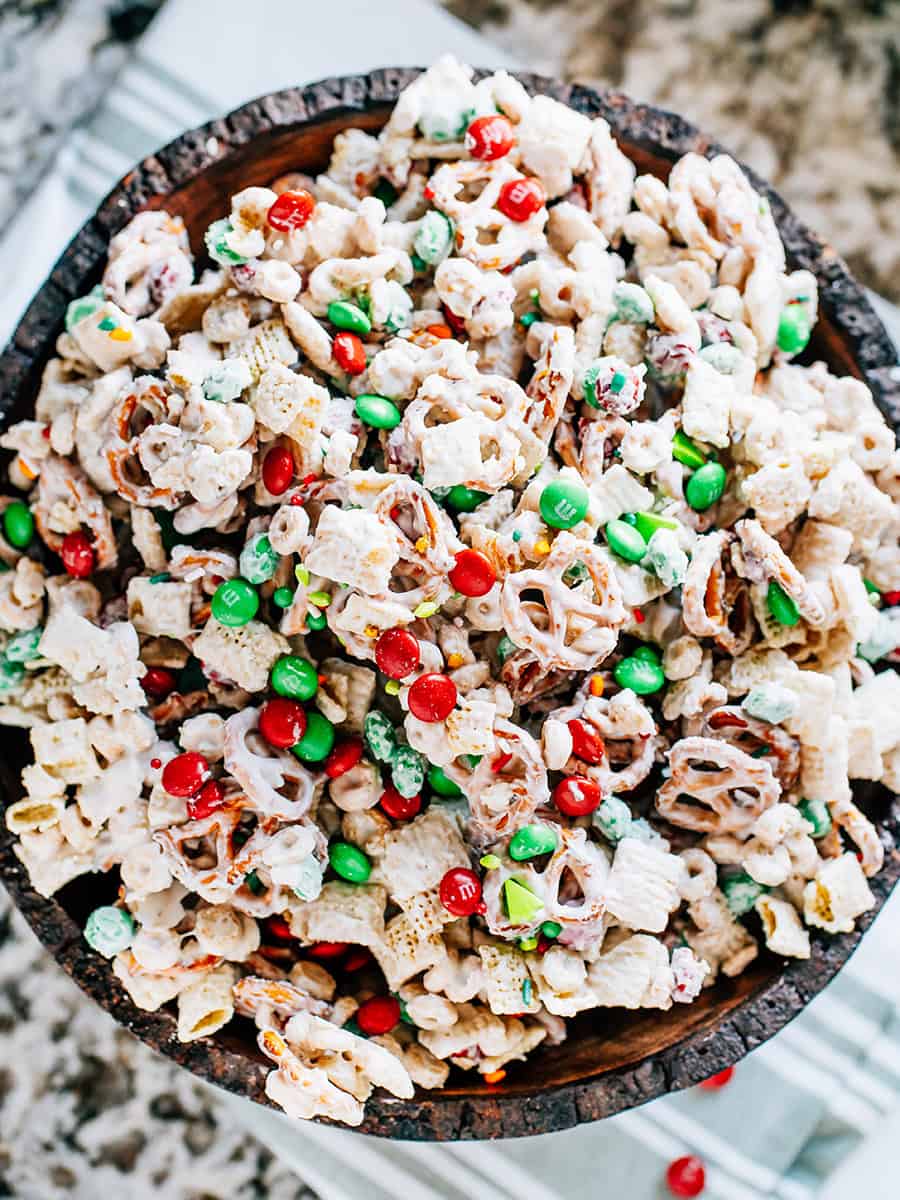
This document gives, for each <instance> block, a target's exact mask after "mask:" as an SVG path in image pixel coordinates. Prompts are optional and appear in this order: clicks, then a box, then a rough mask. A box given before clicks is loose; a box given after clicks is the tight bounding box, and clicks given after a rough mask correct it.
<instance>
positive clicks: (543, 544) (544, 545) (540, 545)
mask: <svg viewBox="0 0 900 1200" xmlns="http://www.w3.org/2000/svg"><path fill="white" fill-rule="evenodd" d="M534 548H535V551H536V553H538V554H549V553H550V543H549V542H548V541H547V539H546V538H541V540H540V541H539V542H535V544H534Z"/></svg>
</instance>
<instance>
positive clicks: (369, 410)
mask: <svg viewBox="0 0 900 1200" xmlns="http://www.w3.org/2000/svg"><path fill="white" fill-rule="evenodd" d="M353 411H354V412H355V413H356V415H357V416H358V417H359V419H360V420H361V421H362V422H364V423H365V424H366V425H370V426H371V427H372V428H373V429H396V428H397V426H398V425H399V424H400V422H401V421H402V419H403V418H402V417H401V415H400V409H399V408H398V407H397V405H396V404H395V403H394V402H393V400H389V399H388V398H387V396H377V395H375V393H374V392H364V393H363V394H362V395H361V396H357V397H356V400H355V401H354V403H353Z"/></svg>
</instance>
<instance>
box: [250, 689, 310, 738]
mask: <svg viewBox="0 0 900 1200" xmlns="http://www.w3.org/2000/svg"><path fill="white" fill-rule="evenodd" d="M259 732H260V733H261V734H262V735H263V737H264V738H265V739H266V741H267V742H268V743H269V745H270V746H276V747H277V748H278V749H279V750H288V749H289V748H290V747H291V746H296V745H297V743H298V742H299V741H300V739H301V738H302V737H303V735H304V733H306V712H305V710H304V708H303V705H302V704H298V703H297V701H296V700H290V699H288V697H287V696H275V697H273V698H272V699H271V700H267V701H266V702H265V704H264V705H263V706H262V708H261V709H260V710H259Z"/></svg>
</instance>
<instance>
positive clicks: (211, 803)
mask: <svg viewBox="0 0 900 1200" xmlns="http://www.w3.org/2000/svg"><path fill="white" fill-rule="evenodd" d="M224 803H225V789H224V788H223V787H222V785H221V783H217V782H216V780H215V779H208V780H207V781H206V783H204V785H203V787H202V788H201V789H200V794H199V795H198V796H191V798H190V799H189V800H188V802H187V811H188V816H189V817H190V818H191V820H192V821H202V820H203V818H204V817H209V816H212V814H213V813H214V812H215V811H216V809H217V808H221V807H222V805H223V804H224Z"/></svg>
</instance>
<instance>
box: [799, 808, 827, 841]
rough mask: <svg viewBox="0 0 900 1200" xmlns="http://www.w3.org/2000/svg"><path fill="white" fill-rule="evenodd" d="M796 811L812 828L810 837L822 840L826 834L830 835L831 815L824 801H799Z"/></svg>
mask: <svg viewBox="0 0 900 1200" xmlns="http://www.w3.org/2000/svg"><path fill="white" fill-rule="evenodd" d="M797 811H798V812H799V813H800V816H801V817H802V818H803V820H804V821H806V822H807V824H809V825H811V826H812V834H811V836H812V837H814V838H823V837H824V836H825V835H826V833H831V813H830V812H829V810H828V805H827V804H826V803H825V801H824V800H801V801H800V803H799V804H798V805H797Z"/></svg>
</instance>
